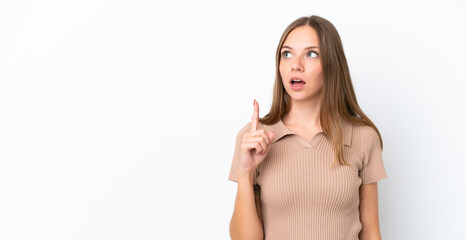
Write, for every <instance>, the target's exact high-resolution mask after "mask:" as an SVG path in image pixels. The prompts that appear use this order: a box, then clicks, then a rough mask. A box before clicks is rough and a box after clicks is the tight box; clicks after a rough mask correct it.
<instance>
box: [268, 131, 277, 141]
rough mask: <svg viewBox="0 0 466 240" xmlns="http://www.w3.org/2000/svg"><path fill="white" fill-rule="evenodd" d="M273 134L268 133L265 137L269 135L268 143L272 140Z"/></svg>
mask: <svg viewBox="0 0 466 240" xmlns="http://www.w3.org/2000/svg"><path fill="white" fill-rule="evenodd" d="M274 134H275V133H274V132H269V133H268V134H267V135H269V139H270V141H272V140H273V135H274Z"/></svg>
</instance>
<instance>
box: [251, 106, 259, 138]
mask: <svg viewBox="0 0 466 240" xmlns="http://www.w3.org/2000/svg"><path fill="white" fill-rule="evenodd" d="M258 123H259V103H258V102H257V101H256V99H254V113H253V114H252V120H251V132H252V131H255V130H257V125H258Z"/></svg>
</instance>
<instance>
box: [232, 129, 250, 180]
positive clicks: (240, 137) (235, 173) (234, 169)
mask: <svg viewBox="0 0 466 240" xmlns="http://www.w3.org/2000/svg"><path fill="white" fill-rule="evenodd" d="M250 128H251V122H248V123H246V124H245V125H244V126H243V128H241V129H240V130H239V131H238V133H237V134H236V140H235V148H234V151H233V160H232V162H231V168H230V175H229V176H228V179H229V180H231V181H234V182H238V168H239V155H240V151H241V142H242V140H243V135H244V134H245V133H246V132H247V131H248V130H249V129H250Z"/></svg>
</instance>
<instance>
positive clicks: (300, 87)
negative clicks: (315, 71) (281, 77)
mask: <svg viewBox="0 0 466 240" xmlns="http://www.w3.org/2000/svg"><path fill="white" fill-rule="evenodd" d="M305 84H306V83H303V84H299V85H296V86H295V85H293V84H292V83H290V86H291V89H292V90H299V89H302V88H303V87H304V85H305Z"/></svg>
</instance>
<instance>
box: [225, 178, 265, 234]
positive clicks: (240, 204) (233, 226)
mask: <svg viewBox="0 0 466 240" xmlns="http://www.w3.org/2000/svg"><path fill="white" fill-rule="evenodd" d="M253 177H254V173H248V174H240V175H239V176H238V191H237V193H236V200H235V208H234V211H233V217H232V218H231V222H230V236H231V239H232V240H236V239H241V240H262V239H263V236H264V233H263V231H262V225H261V223H260V221H259V217H258V216H257V211H256V205H255V201H254V190H253V186H252V185H253Z"/></svg>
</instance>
